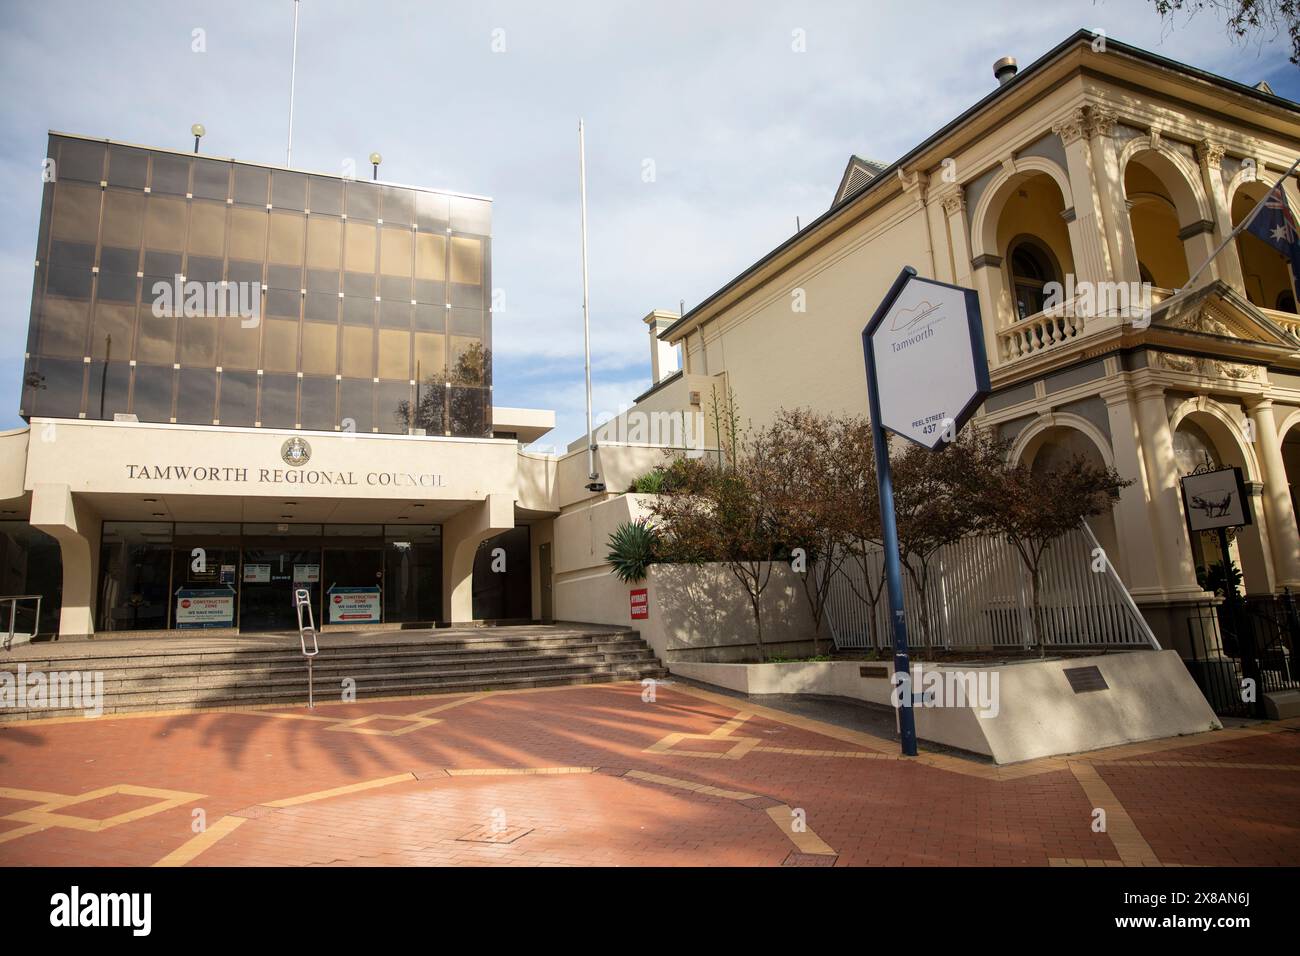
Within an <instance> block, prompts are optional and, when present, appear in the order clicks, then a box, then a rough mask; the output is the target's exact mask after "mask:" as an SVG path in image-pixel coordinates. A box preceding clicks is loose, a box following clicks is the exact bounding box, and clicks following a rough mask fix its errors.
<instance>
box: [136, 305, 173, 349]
mask: <svg viewBox="0 0 1300 956" xmlns="http://www.w3.org/2000/svg"><path fill="white" fill-rule="evenodd" d="M146 291H147V290H146ZM136 314H137V316H138V321H139V326H138V330H137V332H136V337H135V359H136V361H137V362H153V363H155V364H159V365H161V364H164V363H166V364H167V365H169V366H170V365H171V364H172V363H173V362H175V361H176V319H174V318H172V317H171V316H166V315H164V316H155V315H154V314H153V310H152V308H151V306H150V304H149V303H148V302H145V303H142V304H141V306H140V310H139V312H137V313H136Z"/></svg>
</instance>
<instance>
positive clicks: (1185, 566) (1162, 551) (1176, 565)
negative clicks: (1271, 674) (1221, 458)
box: [1136, 384, 1202, 597]
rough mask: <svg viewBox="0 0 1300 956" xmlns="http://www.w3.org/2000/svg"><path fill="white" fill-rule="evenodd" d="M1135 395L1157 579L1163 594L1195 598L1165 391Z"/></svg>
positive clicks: (1147, 389) (1153, 388)
mask: <svg viewBox="0 0 1300 956" xmlns="http://www.w3.org/2000/svg"><path fill="white" fill-rule="evenodd" d="M1136 395H1137V419H1138V430H1139V433H1140V435H1141V438H1142V459H1143V472H1144V473H1145V476H1146V493H1147V499H1148V500H1149V501H1150V503H1151V507H1150V510H1149V512H1148V513H1149V515H1150V518H1151V525H1152V530H1154V531H1155V533H1156V536H1157V556H1158V559H1159V566H1160V579H1161V582H1162V583H1163V585H1164V588H1165V591H1166V593H1167V594H1178V596H1183V597H1189V596H1192V595H1199V594H1200V593H1201V590H1202V589H1201V587H1200V585H1198V584H1197V583H1196V564H1195V562H1194V561H1193V559H1192V546H1191V542H1190V541H1189V540H1188V538H1187V523H1186V521H1185V520H1184V519H1183V509H1182V504H1181V503H1180V501H1179V495H1180V493H1181V492H1180V489H1179V486H1178V478H1179V475H1178V471H1177V469H1176V468H1175V467H1174V439H1173V433H1172V432H1171V431H1170V429H1169V412H1168V410H1167V409H1166V407H1165V390H1164V387H1163V386H1161V385H1156V384H1148V385H1142V386H1140V387H1139V388H1138V389H1137V390H1136Z"/></svg>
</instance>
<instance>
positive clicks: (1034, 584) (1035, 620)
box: [1029, 565, 1047, 657]
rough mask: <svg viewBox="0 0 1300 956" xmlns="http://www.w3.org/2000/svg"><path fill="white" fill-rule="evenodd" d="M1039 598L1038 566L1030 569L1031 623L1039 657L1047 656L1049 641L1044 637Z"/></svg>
mask: <svg viewBox="0 0 1300 956" xmlns="http://www.w3.org/2000/svg"><path fill="white" fill-rule="evenodd" d="M1038 601H1039V598H1038V566H1037V565H1035V566H1034V567H1032V568H1030V569H1029V621H1030V624H1031V626H1032V627H1033V629H1034V643H1036V644H1037V645H1038V656H1039V657H1046V656H1047V641H1046V640H1045V638H1044V635H1043V615H1042V608H1041V607H1039V603H1038Z"/></svg>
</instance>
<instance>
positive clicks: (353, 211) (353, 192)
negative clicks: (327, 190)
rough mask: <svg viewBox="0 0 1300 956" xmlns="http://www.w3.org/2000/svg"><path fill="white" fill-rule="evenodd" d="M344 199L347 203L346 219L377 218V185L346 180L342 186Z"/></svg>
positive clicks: (371, 219) (372, 219)
mask: <svg viewBox="0 0 1300 956" xmlns="http://www.w3.org/2000/svg"><path fill="white" fill-rule="evenodd" d="M343 197H344V201H345V202H346V203H347V210H346V211H347V214H348V221H349V222H351V221H352V220H353V219H367V220H370V221H372V222H373V221H374V220H376V219H378V218H379V187H377V186H372V185H371V184H370V183H364V182H348V183H345V184H344V187H343Z"/></svg>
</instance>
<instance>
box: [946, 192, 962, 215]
mask: <svg viewBox="0 0 1300 956" xmlns="http://www.w3.org/2000/svg"><path fill="white" fill-rule="evenodd" d="M940 201H941V202H942V204H943V211H944V215H946V216H957V215H960V214H961V212H962V211H963V210H964V209H965V208H966V193H965V192H964V191H963V190H961V189H958V190H956V191H955V192H952V193H949V194H948V195H946V196H944V197H943V199H942V200H940Z"/></svg>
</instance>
